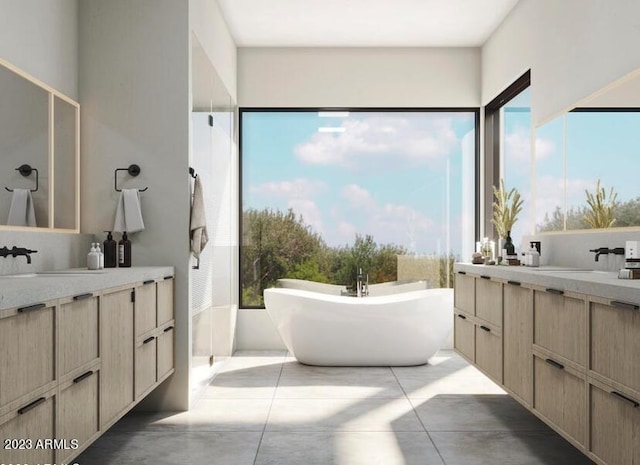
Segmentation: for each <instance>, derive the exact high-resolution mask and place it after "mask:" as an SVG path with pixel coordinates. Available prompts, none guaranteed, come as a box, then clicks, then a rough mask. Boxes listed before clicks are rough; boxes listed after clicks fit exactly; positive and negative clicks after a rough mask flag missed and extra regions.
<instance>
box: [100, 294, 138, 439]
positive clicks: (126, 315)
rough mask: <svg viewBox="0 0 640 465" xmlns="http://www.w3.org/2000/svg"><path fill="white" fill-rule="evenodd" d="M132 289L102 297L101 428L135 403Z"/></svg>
mask: <svg viewBox="0 0 640 465" xmlns="http://www.w3.org/2000/svg"><path fill="white" fill-rule="evenodd" d="M131 300H132V299H131V290H130V289H126V290H123V291H119V292H113V293H110V294H103V296H102V301H101V304H100V307H101V311H100V426H101V428H102V427H103V426H107V425H110V423H112V422H113V421H114V420H115V419H116V418H118V416H119V415H120V414H121V413H122V412H123V411H125V410H126V409H127V408H129V406H130V405H131V404H132V403H133V399H134V391H133V367H134V334H133V321H134V317H133V302H132V301H131Z"/></svg>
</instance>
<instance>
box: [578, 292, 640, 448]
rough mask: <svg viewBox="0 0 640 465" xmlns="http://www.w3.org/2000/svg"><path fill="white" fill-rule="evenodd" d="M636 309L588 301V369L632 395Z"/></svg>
mask: <svg viewBox="0 0 640 465" xmlns="http://www.w3.org/2000/svg"><path fill="white" fill-rule="evenodd" d="M638 308H639V306H638V305H637V304H635V303H627V302H617V301H613V302H610V301H606V300H604V299H595V298H593V299H591V302H589V314H590V315H589V316H590V318H591V344H590V359H591V363H590V367H589V368H590V370H591V371H592V372H593V374H594V375H601V376H603V377H605V378H608V379H610V380H612V381H613V382H617V383H620V384H622V385H624V386H626V387H628V388H630V389H632V390H634V391H636V392H640V310H639V309H638ZM611 335H615V337H611ZM639 439H640V438H639Z"/></svg>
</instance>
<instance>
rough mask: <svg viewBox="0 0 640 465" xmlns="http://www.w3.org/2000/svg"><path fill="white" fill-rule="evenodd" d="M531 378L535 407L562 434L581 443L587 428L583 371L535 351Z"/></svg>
mask: <svg viewBox="0 0 640 465" xmlns="http://www.w3.org/2000/svg"><path fill="white" fill-rule="evenodd" d="M533 379H534V405H533V407H534V409H535V411H536V412H538V413H539V414H540V415H542V417H543V418H545V419H546V420H547V421H548V422H550V423H551V424H553V425H554V426H555V427H556V428H557V429H559V430H560V431H561V432H563V433H564V435H565V437H568V439H572V440H573V441H574V442H575V443H577V444H579V445H581V446H584V444H585V440H586V430H587V421H586V420H587V418H586V413H587V411H586V408H585V406H586V392H587V391H586V381H585V376H584V374H583V373H580V372H579V371H576V370H575V369H572V368H570V367H567V366H564V365H563V364H561V363H559V362H558V361H556V360H554V359H553V358H552V357H550V356H545V355H542V354H538V353H536V355H535V357H534V377H533Z"/></svg>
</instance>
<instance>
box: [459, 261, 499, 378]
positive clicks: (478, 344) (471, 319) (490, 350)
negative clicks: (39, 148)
mask: <svg viewBox="0 0 640 465" xmlns="http://www.w3.org/2000/svg"><path fill="white" fill-rule="evenodd" d="M454 287H455V290H454V306H455V320H454V347H455V348H456V349H457V350H458V352H459V353H460V354H462V355H463V356H464V357H465V358H467V359H468V360H469V361H470V362H472V363H475V364H476V366H478V368H480V369H481V370H482V371H484V372H485V373H486V374H487V375H488V376H490V377H491V378H493V379H494V380H495V381H496V382H498V383H502V335H501V327H502V283H501V282H499V281H494V280H492V279H491V278H490V277H489V276H482V275H480V276H475V275H467V274H466V273H460V272H458V273H457V274H456V278H455V283H454ZM458 294H460V296H458Z"/></svg>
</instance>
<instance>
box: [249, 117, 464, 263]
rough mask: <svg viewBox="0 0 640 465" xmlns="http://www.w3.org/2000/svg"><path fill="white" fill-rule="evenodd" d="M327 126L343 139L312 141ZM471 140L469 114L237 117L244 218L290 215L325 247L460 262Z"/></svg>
mask: <svg viewBox="0 0 640 465" xmlns="http://www.w3.org/2000/svg"><path fill="white" fill-rule="evenodd" d="M327 126H334V127H340V128H344V132H339V133H321V132H318V128H320V127H327ZM473 130H474V115H473V114H472V113H457V112H456V113H432V112H431V113H428V112H384V113H380V112H375V113H372V112H351V113H349V115H348V117H341V118H335V117H330V118H328V117H321V116H319V115H318V112H315V111H314V112H311V111H309V112H251V113H249V112H244V113H243V120H242V152H243V153H242V157H243V159H242V169H243V208H245V209H247V208H256V209H263V208H274V209H279V210H283V211H286V210H287V209H288V208H292V209H293V210H294V212H296V213H297V214H301V215H302V216H303V218H304V220H305V222H306V223H307V224H309V225H310V226H311V227H312V228H313V229H314V230H315V231H316V232H318V233H320V234H321V235H322V237H323V238H324V240H325V241H326V242H327V243H328V244H329V245H332V246H337V245H345V244H352V243H353V240H354V238H355V234H356V233H358V234H362V235H364V234H371V235H373V237H374V240H376V242H378V243H381V244H382V243H395V244H399V245H403V246H405V247H406V248H407V249H409V251H411V252H416V253H434V252H442V253H444V252H445V251H446V246H447V244H449V245H450V247H449V249H450V250H451V251H453V252H454V253H459V251H460V249H461V246H460V243H461V235H460V227H461V226H460V225H461V215H462V200H461V195H462V188H461V179H462V178H461V175H462V169H463V158H464V160H466V161H467V163H471V164H470V165H469V164H467V169H473V162H474V160H473V157H474V153H473V150H472V149H471V150H466V151H464V155H463V144H462V142H463V138H464V137H465V135H468V136H467V137H473ZM447 172H448V173H449V176H448V177H447ZM447 179H448V180H449V181H448V182H449V185H448V189H447ZM447 192H448V199H449V203H448V206H449V207H448V215H447V202H446V199H447ZM447 218H448V219H449V222H448V227H447ZM447 236H448V237H447Z"/></svg>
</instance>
